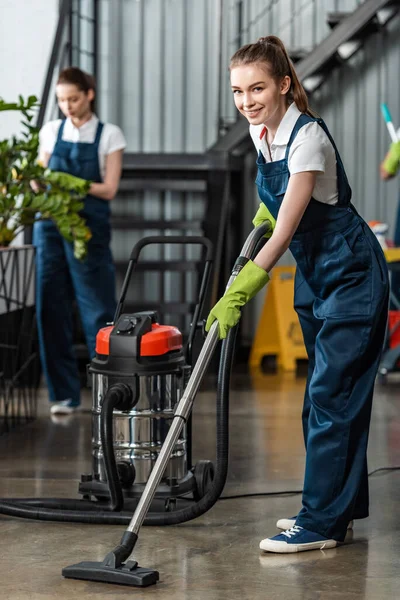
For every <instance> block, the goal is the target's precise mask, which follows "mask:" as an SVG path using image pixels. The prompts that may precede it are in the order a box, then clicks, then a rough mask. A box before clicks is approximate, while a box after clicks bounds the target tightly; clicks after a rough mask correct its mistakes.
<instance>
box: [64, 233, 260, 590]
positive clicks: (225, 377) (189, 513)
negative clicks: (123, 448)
mask: <svg viewBox="0 0 400 600" xmlns="http://www.w3.org/2000/svg"><path fill="white" fill-rule="evenodd" d="M269 229H270V223H269V222H267V223H265V224H263V225H260V226H259V227H257V228H256V229H254V230H253V231H252V232H251V234H250V235H249V237H248V238H247V240H246V242H245V244H244V246H243V248H242V251H241V254H240V256H239V257H238V259H237V260H236V262H235V265H234V267H233V270H232V273H231V276H230V278H229V281H228V284H227V287H229V286H230V285H231V284H232V282H233V280H234V279H235V277H236V276H237V275H238V273H239V272H240V270H241V269H242V268H243V267H244V265H245V264H246V263H247V262H248V260H249V259H250V258H251V257H252V256H253V254H254V253H255V251H256V249H257V247H258V243H259V242H260V240H261V239H262V237H263V236H264V235H265V233H266V232H267V231H268V230H269ZM117 326H118V323H117ZM135 326H136V325H131V327H135ZM131 330H132V329H131ZM236 331H237V327H235V328H233V329H231V330H230V332H229V333H228V336H227V338H226V340H224V342H223V347H222V352H221V354H222V359H221V362H220V376H221V368H222V370H223V373H222V378H221V377H220V383H221V385H222V386H226V387H227V388H229V379H230V372H231V363H232V358H233V350H234V344H235V336H236ZM114 335H115V336H118V333H117V332H114ZM123 337H124V336H123ZM110 339H111V337H110ZM218 341H219V337H218V322H217V321H216V322H214V323H213V325H212V326H211V328H210V331H209V333H208V336H207V337H206V340H205V342H204V345H203V347H202V349H201V352H200V354H199V357H198V359H197V361H196V364H195V366H194V368H193V372H192V374H191V376H190V378H189V381H188V383H187V385H186V388H185V391H184V393H183V396H182V398H181V399H180V401H179V403H178V405H177V406H176V408H175V411H174V417H173V420H172V422H171V424H170V427H169V430H168V434H167V436H166V438H165V441H164V443H163V445H162V447H161V449H160V452H159V454H158V457H157V460H156V462H155V465H154V467H153V469H152V470H151V473H150V476H149V478H148V481H147V483H146V485H145V487H144V490H143V493H142V494H141V497H140V500H139V502H138V504H137V507H136V510H135V512H134V514H133V517H132V519H131V520H130V522H129V525H128V527H127V529H126V531H125V532H124V534H123V536H122V539H121V541H120V543H119V545H117V546H116V547H115V548H114V549H113V550H112V551H111V552H109V553H108V554H107V555H106V557H105V558H104V560H103V561H102V562H80V563H78V564H75V565H71V566H69V567H66V568H64V569H63V570H62V574H63V576H64V577H66V578H72V579H83V580H89V581H99V582H105V583H115V584H122V585H129V586H135V587H147V586H150V585H153V584H155V583H156V582H157V581H158V580H159V573H158V571H156V570H152V569H147V568H143V567H140V566H139V565H138V563H137V561H135V560H134V559H132V558H130V557H131V554H132V552H133V549H134V547H135V545H136V542H137V540H138V535H139V530H140V527H141V526H142V524H143V523H145V519H146V515H148V512H149V509H150V506H151V503H152V501H153V499H154V497H155V495H156V492H157V490H158V486H159V485H160V483H161V482H162V480H163V476H164V474H165V473H166V470H167V469H168V468H169V466H170V465H171V462H170V461H171V460H173V459H174V457H175V456H176V455H177V452H178V455H179V448H180V447H181V446H180V440H181V434H182V431H183V430H184V428H185V425H186V424H187V422H188V420H189V418H190V414H191V410H192V407H193V403H194V399H195V397H196V394H197V392H198V389H199V386H200V383H201V381H202V379H203V377H204V375H205V373H206V371H207V367H208V365H209V363H210V361H211V358H212V356H213V354H214V351H215V349H216V347H217V344H218ZM110 352H111V344H110ZM224 356H225V359H224V358H223V357H224ZM116 385H126V383H125V384H120V383H117V384H116ZM129 388H130V389H131V386H130V385H129ZM123 395H124V394H123V393H122V391H121V397H122V396H123ZM222 395H225V396H228V394H227V393H225V394H224V393H222ZM128 396H129V394H125V398H128ZM130 402H131V400H130ZM120 408H121V409H123V408H124V407H123V406H121V407H120ZM227 415H228V411H225V426H227V422H226V420H227ZM219 433H220V432H218V434H219ZM227 437H228V431H227V430H226V431H225V432H224V438H225V442H227ZM219 443H220V436H219V435H218V436H217V448H218V444H219ZM224 450H225V451H226V455H225V454H223V455H222V456H221V454H219V453H218V452H217V471H216V472H217V474H218V475H219V477H218V482H217V484H216V485H211V486H210V487H209V489H208V491H207V492H206V494H205V496H203V498H201V499H200V500H199V501H198V502H197V503H196V504H195V505H193V506H190V507H188V508H186V509H182V510H180V511H173V512H171V513H169V515H170V516H172V519H168V522H169V523H171V522H175V523H180V522H183V521H187V520H190V519H193V518H195V517H197V516H200V515H201V514H203V513H204V512H206V511H207V510H209V508H211V506H213V505H214V504H215V502H216V501H217V500H218V498H219V496H220V494H221V492H222V489H223V486H224V484H225V480H226V474H227V466H228V457H227V451H228V447H227V446H226V447H225V448H224ZM214 482H215V480H214ZM221 486H222V487H221ZM166 514H168V513H166ZM147 518H148V517H147Z"/></svg>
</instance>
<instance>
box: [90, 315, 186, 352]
mask: <svg viewBox="0 0 400 600" xmlns="http://www.w3.org/2000/svg"><path fill="white" fill-rule="evenodd" d="M113 329H114V326H113V325H111V326H110V327H104V328H103V329H100V331H99V332H98V334H97V337H96V352H97V354H103V355H106V356H108V355H109V354H110V335H111V332H112V330H113ZM151 329H152V330H151V331H149V332H148V333H145V334H144V335H143V336H142V339H141V342H140V356H161V355H162V354H167V352H171V351H172V350H181V349H182V334H181V332H180V331H179V329H177V328H176V327H173V326H172V325H159V324H158V323H153V324H152V326H151Z"/></svg>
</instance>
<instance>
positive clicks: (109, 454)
mask: <svg viewBox="0 0 400 600" xmlns="http://www.w3.org/2000/svg"><path fill="white" fill-rule="evenodd" d="M236 333H237V326H236V327H234V328H233V329H231V330H230V331H229V333H228V336H227V338H226V339H225V340H224V341H223V343H222V348H221V357H220V363H219V371H218V386H217V449H216V472H215V477H214V479H213V481H212V484H211V487H210V489H209V490H208V492H207V493H206V494H205V496H203V498H201V499H200V500H199V501H198V502H196V503H193V504H191V505H190V506H187V507H185V508H182V509H179V510H176V511H171V512H162V513H151V514H148V515H147V516H146V519H145V520H144V525H177V524H178V523H184V522H186V521H190V520H192V519H195V518H197V517H199V516H201V515H203V514H204V513H206V512H207V511H208V510H210V508H212V506H214V504H215V503H216V502H217V500H218V498H219V497H220V495H221V493H222V491H223V489H224V486H225V482H226V477H227V473H228V455H229V382H230V376H231V370H232V360H233V355H234V349H235V341H236ZM131 400H132V392H131V390H130V388H129V386H126V385H125V384H115V385H113V386H111V387H110V389H109V390H108V392H107V394H106V396H105V398H104V401H103V404H102V410H101V420H100V423H101V442H102V448H103V455H104V464H105V470H106V475H107V481H108V485H109V490H110V501H109V503H108V504H103V503H99V502H90V501H88V500H74V499H69V498H8V499H2V500H0V514H3V515H9V516H12V517H20V518H24V519H36V520H40V521H61V522H72V523H90V524H101V525H129V523H130V520H131V517H132V515H131V513H128V512H117V511H121V510H122V508H123V502H124V497H123V491H122V486H121V482H120V479H119V474H118V469H117V465H116V461H115V455H114V450H113V423H112V418H113V410H114V408H116V407H117V406H118V407H119V408H120V409H121V410H128V409H129V403H130V402H131ZM124 407H126V408H124Z"/></svg>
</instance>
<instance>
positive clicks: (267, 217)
mask: <svg viewBox="0 0 400 600" xmlns="http://www.w3.org/2000/svg"><path fill="white" fill-rule="evenodd" d="M265 221H270V222H271V229H270V230H269V231H268V233H266V234H265V235H264V237H265V238H267V240H268V239H269V238H270V237H271V235H272V233H273V231H274V229H275V225H276V219H274V217H273V216H272V215H271V213H270V212H269V210H268V208H267V207H266V206H265V204H264V202H260V206H259V208H258V211H257V212H256V214H255V217H254V219H253V225H254V227H258V226H259V225H261V224H262V223H264V222H265Z"/></svg>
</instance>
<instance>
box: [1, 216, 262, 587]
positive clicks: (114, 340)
mask: <svg viewBox="0 0 400 600" xmlns="http://www.w3.org/2000/svg"><path fill="white" fill-rule="evenodd" d="M269 228H270V225H269V223H266V224H264V225H260V226H259V227H258V228H256V229H255V230H253V231H252V233H251V234H250V236H249V237H248V239H247V241H246V243H245V245H244V247H243V249H242V252H241V255H240V257H239V258H238V259H237V261H236V263H235V265H234V268H233V271H232V274H231V277H230V279H229V282H228V286H229V285H230V284H231V283H232V281H233V279H234V278H235V277H236V275H237V274H238V273H239V271H240V270H241V268H242V267H243V266H244V264H246V262H247V261H248V260H249V258H251V257H252V256H253V255H254V254H255V253H256V251H257V249H258V247H259V245H260V243H263V242H264V240H263V239H262V238H263V236H264V235H265V233H266V232H267V231H268V230H269ZM150 243H179V244H185V243H198V244H202V245H203V246H204V247H205V248H206V259H205V268H204V272H203V277H202V279H201V285H200V292H199V300H198V303H197V305H196V307H195V311H194V315H193V319H192V327H191V330H190V334H189V339H188V342H187V344H186V347H185V348H184V347H183V344H182V335H181V333H180V331H179V330H178V329H177V328H176V327H171V326H165V325H159V324H158V323H157V318H156V314H155V312H154V311H145V312H139V313H133V314H123V313H122V308H123V304H124V301H125V297H126V293H127V289H128V286H129V283H130V279H131V276H132V273H133V270H134V268H135V265H136V263H137V261H138V257H139V253H140V251H141V249H142V248H143V247H144V246H145V245H148V244H150ZM211 254H212V247H211V243H210V242H209V240H206V239H205V238H201V237H192V236H188V237H184V238H182V237H175V236H153V237H149V238H144V239H143V240H141V241H140V242H139V243H138V244H137V245H136V246H135V247H134V249H133V250H132V253H131V257H130V261H129V265H128V270H127V273H126V276H125V280H124V283H123V286H122V292H121V298H120V300H119V303H118V307H117V311H116V315H115V320H114V324H113V325H110V326H109V327H107V328H104V329H102V330H100V332H99V334H98V336H97V340H96V356H95V358H94V359H93V360H92V362H91V364H90V366H89V378H90V380H91V382H92V397H93V408H92V428H93V436H92V460H93V464H92V473H91V474H87V475H83V476H82V478H81V482H80V486H79V492H80V494H81V495H82V499H65V498H18V499H12V498H9V499H2V500H1V501H0V513H1V514H6V515H10V516H16V517H21V518H30V519H38V520H45V521H59V522H66V521H69V522H80V523H91V524H113V525H128V529H127V531H126V533H125V534H124V536H123V539H122V542H121V544H120V545H119V546H118V547H117V548H116V549H114V550H113V551H112V552H111V553H110V554H108V555H107V557H106V558H105V560H104V561H103V563H98V564H97V563H80V564H79V565H74V566H72V567H67V568H66V569H64V570H63V575H64V576H65V577H72V578H78V579H89V580H95V581H107V582H111V583H122V584H127V585H134V586H147V585H151V584H153V583H155V582H156V581H157V579H158V573H157V572H156V571H151V570H148V569H142V568H139V567H138V566H137V564H136V563H135V561H129V560H128V561H127V562H124V561H126V560H127V559H128V558H129V556H130V554H131V553H132V550H133V548H134V545H135V543H136V540H137V537H138V532H139V529H140V527H141V525H142V524H144V525H176V524H179V523H184V522H186V521H189V520H191V519H194V518H197V517H198V516H201V515H202V514H204V513H205V512H207V511H208V510H209V509H210V508H211V507H212V506H213V505H214V504H215V502H216V501H217V500H218V498H219V497H220V495H221V493H222V491H223V488H224V485H225V482H226V477H227V471H228V451H229V381H230V373H231V365H232V359H233V353H234V345H235V336H236V328H234V329H233V330H231V331H230V332H229V334H228V337H227V339H226V340H224V342H223V343H222V348H221V355H220V363H219V372H218V384H217V410H216V413H217V444H216V464H215V466H214V465H213V463H212V462H211V461H199V462H198V463H197V464H196V465H195V466H194V467H193V466H192V464H191V417H190V414H191V409H192V405H193V402H194V398H195V396H196V393H197V391H198V388H199V385H200V383H201V381H202V379H203V377H204V374H205V372H206V370H207V367H208V365H209V363H210V361H211V359H212V356H213V354H214V351H215V349H216V346H217V343H218V333H217V324H214V326H213V328H212V329H211V330H210V332H209V334H208V336H207V338H206V340H205V343H204V345H203V347H202V350H201V352H200V355H199V358H198V360H197V361H196V364H195V367H194V369H193V372H192V374H191V375H190V372H191V367H190V358H191V351H192V345H193V340H194V336H195V333H196V330H197V329H198V322H199V316H200V314H201V309H202V305H203V303H204V298H205V294H206V288H207V283H208V279H209V275H210V271H211ZM133 510H134V511H135V512H134V516H133V518H132V512H133Z"/></svg>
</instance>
